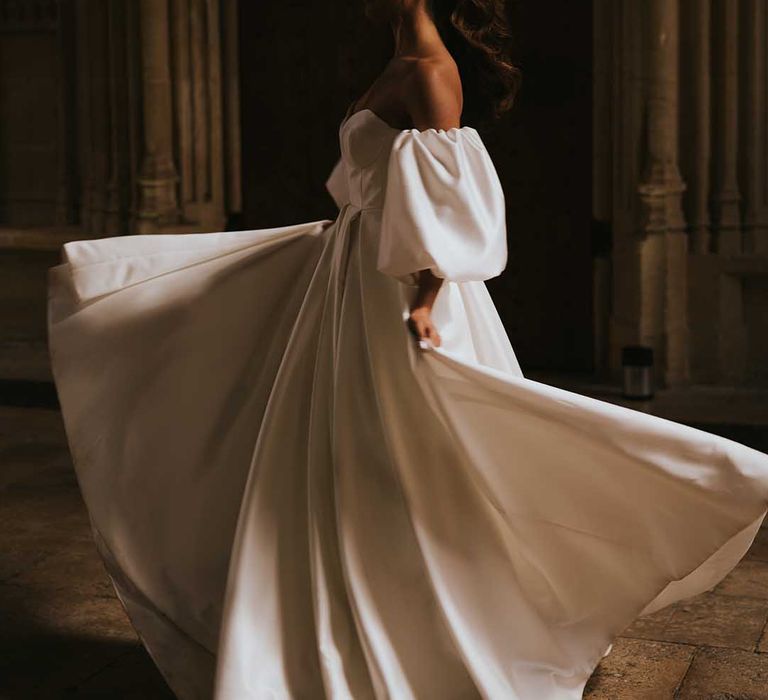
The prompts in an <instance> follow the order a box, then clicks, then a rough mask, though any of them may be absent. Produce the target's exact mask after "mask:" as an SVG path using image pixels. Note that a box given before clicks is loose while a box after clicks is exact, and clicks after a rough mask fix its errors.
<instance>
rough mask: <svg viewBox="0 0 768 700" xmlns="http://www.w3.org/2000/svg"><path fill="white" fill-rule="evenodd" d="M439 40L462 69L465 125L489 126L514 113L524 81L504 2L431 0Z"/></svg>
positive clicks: (463, 118) (493, 0) (503, 0)
mask: <svg viewBox="0 0 768 700" xmlns="http://www.w3.org/2000/svg"><path fill="white" fill-rule="evenodd" d="M428 7H429V10H430V12H431V14H432V18H433V20H434V22H435V25H436V26H437V29H438V31H439V32H440V36H441V37H442V39H443V42H444V43H445V45H446V47H447V48H448V50H449V51H450V52H451V55H452V56H453V58H454V60H455V61H456V64H457V65H458V67H459V73H460V75H461V82H462V86H463V92H464V111H463V114H462V121H463V122H465V123H469V124H476V123H479V124H487V123H489V122H491V121H494V120H496V119H498V118H499V117H500V116H502V115H503V114H504V113H505V112H507V111H508V110H509V109H511V107H512V105H513V103H514V101H515V97H516V96H517V93H518V90H519V89H520V84H521V80H522V74H521V72H520V70H519V69H518V68H517V67H516V66H515V65H514V64H513V63H512V53H513V50H514V43H513V38H512V32H511V31H510V27H509V15H508V8H507V3H506V2H505V0H428Z"/></svg>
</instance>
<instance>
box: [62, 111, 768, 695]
mask: <svg viewBox="0 0 768 700" xmlns="http://www.w3.org/2000/svg"><path fill="white" fill-rule="evenodd" d="M340 140H341V150H342V158H341V160H340V162H339V165H338V166H337V167H336V169H335V170H334V172H333V173H332V176H331V178H330V179H329V181H328V189H329V190H330V191H331V193H332V194H333V196H334V198H335V199H336V201H337V202H338V204H339V206H340V211H339V215H338V218H337V219H336V220H335V221H333V222H331V221H325V220H324V221H315V222H310V223H306V224H299V225H295V226H286V227H283V228H276V229H268V230H255V231H236V232H224V233H203V234H191V235H156V236H152V235H139V236H124V237H114V238H104V239H100V240H83V241H75V242H71V243H67V244H66V245H65V246H64V248H63V255H64V260H63V262H62V264H61V265H58V266H56V267H53V268H51V270H50V286H49V295H50V296H49V333H50V338H49V339H50V348H51V359H52V364H53V371H54V376H55V380H56V384H57V387H58V392H59V397H60V400H61V406H62V411H63V416H64V420H65V425H66V430H67V435H68V439H69V445H70V449H71V452H72V457H73V460H74V464H75V467H76V471H77V476H78V479H79V483H80V486H81V489H82V493H83V496H84V499H85V502H86V504H87V507H88V510H89V513H90V517H91V522H92V525H93V530H94V537H95V539H96V542H97V544H98V547H99V551H100V552H101V554H102V556H103V559H104V562H105V564H106V566H107V569H108V571H109V573H110V575H111V577H112V579H113V581H114V584H115V588H116V590H117V592H118V594H119V596H120V599H121V600H122V602H123V604H124V606H125V608H126V610H127V612H128V614H129V615H130V618H131V620H132V622H133V624H134V626H135V628H136V630H137V631H138V633H139V635H140V637H141V639H142V641H143V643H144V644H145V646H146V648H147V649H148V651H149V653H150V654H151V655H152V657H153V659H154V660H155V662H156V663H157V666H158V667H159V668H160V670H161V671H162V673H163V675H164V676H165V678H166V679H167V681H168V683H169V684H170V686H171V688H172V689H173V690H174V692H175V693H176V694H177V695H178V697H180V698H184V699H189V698H210V697H215V698H216V700H246V699H249V698H253V699H262V698H265V699H266V698H270V699H272V698H274V699H283V698H296V699H301V700H304V699H307V700H321V699H322V698H330V699H333V700H342V699H345V698H353V699H354V700H362V699H363V698H377V699H383V698H388V699H391V700H408V699H409V698H414V699H417V700H433V699H435V700H437V699H439V700H449V699H453V698H455V699H459V700H466V699H469V698H492V699H494V700H576V699H577V698H580V697H581V696H582V692H583V688H584V685H585V683H586V681H587V679H588V678H589V676H590V674H591V673H592V671H593V670H594V668H595V667H596V665H597V664H598V663H599V661H600V659H601V658H602V656H603V654H604V652H606V649H607V648H608V646H609V644H610V643H611V641H612V639H613V638H614V637H615V636H616V635H617V634H618V633H620V632H621V631H622V629H623V628H624V627H625V626H627V625H628V624H629V623H630V622H632V621H633V620H634V619H635V618H636V617H637V616H638V615H641V614H644V613H648V612H651V611H654V610H658V609H660V608H662V607H664V606H666V605H668V604H670V603H672V602H674V601H676V600H681V599H684V598H687V597H690V596H693V595H695V594H698V593H700V592H702V591H705V590H707V589H709V588H711V587H712V586H714V585H715V584H716V583H717V582H718V581H720V580H721V579H722V578H723V577H724V576H725V575H726V574H727V573H728V572H729V571H730V570H731V569H732V568H733V567H734V566H735V565H736V564H737V562H738V561H739V560H740V559H741V558H742V557H743V555H744V554H745V552H746V551H747V549H748V547H749V545H750V543H751V542H752V540H753V538H754V537H755V535H756V532H757V529H758V527H759V525H760V522H761V520H762V519H763V516H764V515H765V513H766V508H767V507H768V456H767V455H765V454H762V453H760V452H758V451H755V450H753V449H750V448H748V447H745V446H743V445H741V444H738V443H736V442H733V441H730V440H727V439H724V438H722V437H718V436H715V435H712V434H709V433H707V432H703V431H700V430H696V429H693V428H690V427H686V426H684V425H681V424H678V423H675V422H672V421H669V420H664V419H661V418H658V417H654V416H650V415H647V414H645V413H641V412H638V411H634V410H630V409H627V408H622V407H618V406H615V405H612V404H610V403H606V402H602V401H598V400H595V399H591V398H587V397H584V396H581V395H579V394H576V393H572V392H569V391H564V390H562V389H557V388H553V387H551V386H548V385H545V384H541V383H538V382H535V381H531V380H530V379H526V378H525V377H524V376H523V374H522V372H521V371H520V367H519V365H518V363H517V361H516V359H515V355H514V352H513V351H512V348H511V346H510V343H509V340H508V338H507V335H506V333H505V331H504V328H503V327H502V325H501V322H500V320H499V317H498V315H497V313H496V310H495V308H494V305H493V303H492V301H491V299H490V297H489V294H488V292H487V290H486V287H485V284H484V282H483V280H485V279H487V278H490V277H493V276H495V275H498V274H499V273H500V272H501V270H502V269H503V268H504V265H505V263H506V239H505V226H504V197H503V194H502V190H501V187H500V184H499V181H498V178H497V176H496V172H495V170H494V167H493V164H492V162H491V160H490V158H489V156H488V153H487V152H486V150H485V147H484V145H483V142H482V140H481V138H480V136H479V135H478V133H477V131H475V130H474V129H472V128H471V127H467V126H465V127H461V128H456V129H449V130H435V129H430V130H426V131H421V132H420V131H416V130H399V129H394V128H392V127H391V126H389V125H387V124H386V123H385V122H384V121H382V120H381V119H380V118H379V117H378V116H377V115H376V114H374V113H373V112H372V111H370V110H367V109H365V110H362V111H358V112H355V113H353V114H352V115H351V116H350V117H348V118H347V119H345V121H344V122H343V123H342V125H341V128H340ZM516 235H525V233H524V232H519V233H517V234H516ZM423 268H431V269H432V270H433V271H434V272H435V273H436V274H437V275H439V276H441V277H444V278H445V279H446V280H447V281H446V283H445V284H444V285H443V287H442V288H441V291H440V293H439V295H438V298H437V301H436V303H435V308H434V318H435V322H436V325H437V327H438V330H439V331H440V333H441V335H442V339H443V345H442V346H441V347H439V348H433V347H431V346H429V345H422V346H421V347H419V345H418V344H417V343H416V342H415V340H414V339H413V337H412V336H411V335H410V334H409V332H408V330H407V328H406V325H405V318H406V316H407V312H408V305H409V300H410V299H411V298H412V295H413V293H414V290H415V286H414V279H415V278H414V275H413V273H414V272H416V271H418V270H420V269H423ZM553 322H556V320H553Z"/></svg>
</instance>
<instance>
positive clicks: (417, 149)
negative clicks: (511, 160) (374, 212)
mask: <svg viewBox="0 0 768 700" xmlns="http://www.w3.org/2000/svg"><path fill="white" fill-rule="evenodd" d="M384 201H385V204H384V210H383V213H382V220H381V234H380V244H379V252H378V260H377V268H378V270H379V271H381V272H384V273H385V274H388V275H391V276H393V277H397V278H399V279H401V280H402V281H410V280H411V279H412V275H413V273H415V272H417V271H419V270H422V269H430V270H431V271H432V272H433V274H435V275H436V276H438V277H442V278H445V279H448V280H451V281H454V282H467V281H473V280H475V281H481V280H486V279H489V278H491V277H495V276H496V275H498V274H500V273H501V271H502V270H503V269H504V267H505V266H506V262H507V240H506V219H505V204H504V193H503V190H502V188H501V183H500V182H499V178H498V175H497V173H496V170H495V168H494V166H493V163H492V161H491V159H490V156H489V155H488V153H487V151H486V150H485V146H484V145H483V143H482V141H481V140H480V137H479V135H478V134H477V132H476V131H475V130H474V129H472V128H471V127H462V128H457V129H450V130H448V131H442V130H440V131H438V130H435V129H429V130H426V131H416V130H415V129H410V130H406V131H404V132H402V133H400V134H399V135H397V136H396V137H395V139H394V142H393V144H392V150H391V152H390V154H389V160H388V165H387V182H386V193H385V197H384Z"/></svg>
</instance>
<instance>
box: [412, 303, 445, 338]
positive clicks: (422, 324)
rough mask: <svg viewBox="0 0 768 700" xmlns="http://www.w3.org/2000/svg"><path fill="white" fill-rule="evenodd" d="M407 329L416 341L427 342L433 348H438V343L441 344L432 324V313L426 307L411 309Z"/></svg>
mask: <svg viewBox="0 0 768 700" xmlns="http://www.w3.org/2000/svg"><path fill="white" fill-rule="evenodd" d="M408 329H409V330H410V331H411V333H413V335H414V336H415V337H416V339H417V340H428V341H429V342H430V343H432V345H434V346H435V347H440V343H442V340H441V339H440V334H439V333H438V332H437V328H435V324H434V323H433V322H432V312H431V310H430V309H428V308H427V307H426V306H419V307H417V308H415V309H411V314H410V316H409V317H408Z"/></svg>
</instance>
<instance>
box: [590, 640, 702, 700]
mask: <svg viewBox="0 0 768 700" xmlns="http://www.w3.org/2000/svg"><path fill="white" fill-rule="evenodd" d="M693 653H694V648H693V647H689V646H685V645H678V644H665V643H662V642H651V641H645V640H639V639H626V638H623V637H619V638H617V639H616V640H615V641H614V643H613V649H612V650H611V653H610V654H609V655H608V656H606V657H605V658H604V659H603V660H602V661H601V662H600V665H599V666H598V667H597V669H596V670H595V672H594V673H593V674H592V677H591V678H590V679H589V682H588V683H587V687H586V688H585V691H584V698H585V700H665V699H667V698H668V699H669V700H672V698H674V696H675V690H676V689H677V688H678V686H679V685H680V682H681V680H682V679H683V676H685V673H686V671H687V670H688V666H689V664H690V662H691V658H692V657H693Z"/></svg>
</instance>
